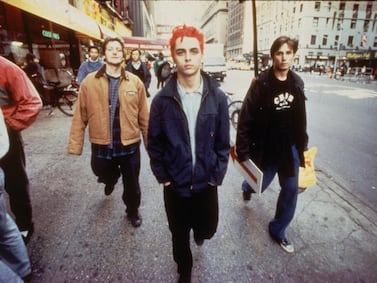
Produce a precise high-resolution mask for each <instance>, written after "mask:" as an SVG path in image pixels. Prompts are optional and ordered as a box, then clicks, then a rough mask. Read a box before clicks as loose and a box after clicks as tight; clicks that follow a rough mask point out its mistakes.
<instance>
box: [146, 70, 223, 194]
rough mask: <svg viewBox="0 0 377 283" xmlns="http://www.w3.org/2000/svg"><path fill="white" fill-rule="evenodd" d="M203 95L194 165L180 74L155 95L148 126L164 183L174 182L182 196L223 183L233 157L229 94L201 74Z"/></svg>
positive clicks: (151, 153) (152, 158) (155, 164)
mask: <svg viewBox="0 0 377 283" xmlns="http://www.w3.org/2000/svg"><path fill="white" fill-rule="evenodd" d="M201 75H202V78H203V97H202V101H201V105H200V108H199V112H198V118H197V123H196V130H195V132H196V134H195V140H196V153H195V154H196V162H195V167H194V168H193V162H192V155H191V146H190V137H189V129H188V123H187V118H186V115H185V113H184V111H183V108H182V103H181V100H180V97H179V94H178V90H177V74H174V75H173V76H172V78H171V79H170V80H169V82H168V83H167V85H166V86H165V88H163V89H162V90H161V91H160V92H159V93H158V94H157V95H156V97H155V98H154V99H153V101H152V105H151V110H150V118H149V129H148V153H149V156H150V164H151V168H152V171H153V174H154V175H155V176H156V179H157V181H158V182H159V183H165V182H171V183H172V188H173V189H174V190H175V191H176V192H177V193H178V194H179V195H180V196H183V197H190V196H191V195H192V194H193V193H195V192H200V191H202V190H204V189H205V188H207V187H208V183H211V184H214V185H216V186H218V185H221V184H222V181H223V179H224V176H225V173H226V170H227V166H228V158H229V114H228V105H227V99H226V96H225V94H224V92H223V91H222V90H221V89H220V86H219V84H218V83H217V82H216V81H215V80H213V79H212V78H210V77H209V76H208V75H206V74H204V73H202V74H201Z"/></svg>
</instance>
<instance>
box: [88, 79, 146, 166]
mask: <svg viewBox="0 0 377 283" xmlns="http://www.w3.org/2000/svg"><path fill="white" fill-rule="evenodd" d="M107 77H108V78H109V106H110V137H111V138H110V144H108V145H100V144H92V152H93V154H95V156H96V157H97V158H104V159H112V158H114V157H118V156H126V155H129V154H133V153H134V152H135V151H136V150H137V148H138V146H139V143H135V144H131V145H128V146H124V145H123V144H122V142H121V139H120V119H119V98H118V90H119V84H120V78H114V77H111V76H109V75H107Z"/></svg>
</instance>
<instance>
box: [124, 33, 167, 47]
mask: <svg viewBox="0 0 377 283" xmlns="http://www.w3.org/2000/svg"><path fill="white" fill-rule="evenodd" d="M123 40H124V45H125V47H126V48H139V49H142V50H166V49H169V40H167V39H162V38H154V39H149V38H145V37H138V36H132V37H129V36H126V37H123Z"/></svg>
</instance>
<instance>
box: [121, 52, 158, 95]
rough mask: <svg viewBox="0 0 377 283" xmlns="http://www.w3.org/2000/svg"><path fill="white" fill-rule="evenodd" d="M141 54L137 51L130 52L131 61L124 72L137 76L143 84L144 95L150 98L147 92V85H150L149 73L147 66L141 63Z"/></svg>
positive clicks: (150, 76)
mask: <svg viewBox="0 0 377 283" xmlns="http://www.w3.org/2000/svg"><path fill="white" fill-rule="evenodd" d="M140 56H141V52H140V50H139V49H133V50H132V51H131V59H130V60H129V61H128V63H127V65H126V70H127V71H129V72H131V73H133V74H134V75H136V76H138V77H139V79H141V81H142V82H143V83H144V87H145V93H146V94H147V97H150V94H149V92H148V88H149V85H150V84H151V78H152V75H151V72H150V71H149V69H148V67H147V64H145V63H144V62H143V61H141V58H140Z"/></svg>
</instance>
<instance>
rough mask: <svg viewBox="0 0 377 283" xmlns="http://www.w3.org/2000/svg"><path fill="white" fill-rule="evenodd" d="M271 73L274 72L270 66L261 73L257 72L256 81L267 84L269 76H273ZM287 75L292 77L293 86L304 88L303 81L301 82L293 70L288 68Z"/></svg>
mask: <svg viewBox="0 0 377 283" xmlns="http://www.w3.org/2000/svg"><path fill="white" fill-rule="evenodd" d="M273 75H274V72H273V70H272V67H270V68H269V69H268V70H267V71H265V72H262V73H261V74H259V76H258V78H257V81H260V82H262V83H263V84H264V85H266V84H268V80H269V78H270V77H271V76H273ZM288 76H290V78H291V79H292V81H293V84H294V85H295V86H297V87H299V88H300V89H303V88H304V82H303V80H302V79H301V78H300V77H299V76H298V75H297V74H296V73H295V72H293V71H292V70H289V71H288Z"/></svg>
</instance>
